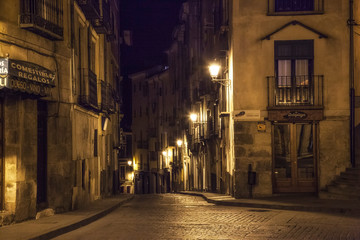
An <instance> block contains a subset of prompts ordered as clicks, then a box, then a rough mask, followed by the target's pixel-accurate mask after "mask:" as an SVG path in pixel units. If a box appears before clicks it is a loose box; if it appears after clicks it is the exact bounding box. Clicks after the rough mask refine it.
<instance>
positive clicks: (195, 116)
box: [189, 113, 206, 125]
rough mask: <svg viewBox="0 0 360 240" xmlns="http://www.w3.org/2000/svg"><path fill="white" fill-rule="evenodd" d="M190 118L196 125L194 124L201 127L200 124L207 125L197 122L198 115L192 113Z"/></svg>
mask: <svg viewBox="0 0 360 240" xmlns="http://www.w3.org/2000/svg"><path fill="white" fill-rule="evenodd" d="M189 118H190V120H191V122H192V123H194V124H199V125H200V124H205V123H206V122H199V121H197V119H198V115H197V114H196V113H191V114H190V116H189Z"/></svg>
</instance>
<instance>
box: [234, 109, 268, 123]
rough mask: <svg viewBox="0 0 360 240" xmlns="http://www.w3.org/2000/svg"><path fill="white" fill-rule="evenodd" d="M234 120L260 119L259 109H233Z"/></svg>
mask: <svg viewBox="0 0 360 240" xmlns="http://www.w3.org/2000/svg"><path fill="white" fill-rule="evenodd" d="M234 120H235V121H261V120H262V118H261V115H260V110H235V111H234Z"/></svg>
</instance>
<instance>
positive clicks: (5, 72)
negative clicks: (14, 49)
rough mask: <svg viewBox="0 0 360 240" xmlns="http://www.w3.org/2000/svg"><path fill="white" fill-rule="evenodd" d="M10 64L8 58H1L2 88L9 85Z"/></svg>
mask: <svg viewBox="0 0 360 240" xmlns="http://www.w3.org/2000/svg"><path fill="white" fill-rule="evenodd" d="M8 66H9V60H8V59H7V58H0V89H1V88H4V87H7V77H8V73H9V67H8Z"/></svg>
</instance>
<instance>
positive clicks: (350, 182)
mask: <svg viewBox="0 0 360 240" xmlns="http://www.w3.org/2000/svg"><path fill="white" fill-rule="evenodd" d="M333 184H335V185H347V186H352V187H359V188H360V182H359V181H358V180H354V179H346V178H337V179H336V180H334V182H333Z"/></svg>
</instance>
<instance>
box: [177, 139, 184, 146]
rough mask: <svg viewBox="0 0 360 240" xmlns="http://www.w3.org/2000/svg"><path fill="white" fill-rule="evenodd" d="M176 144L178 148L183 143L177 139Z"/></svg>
mask: <svg viewBox="0 0 360 240" xmlns="http://www.w3.org/2000/svg"><path fill="white" fill-rule="evenodd" d="M176 144H177V145H178V147H181V146H182V144H183V141H182V140H181V139H178V140H177V141H176Z"/></svg>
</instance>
